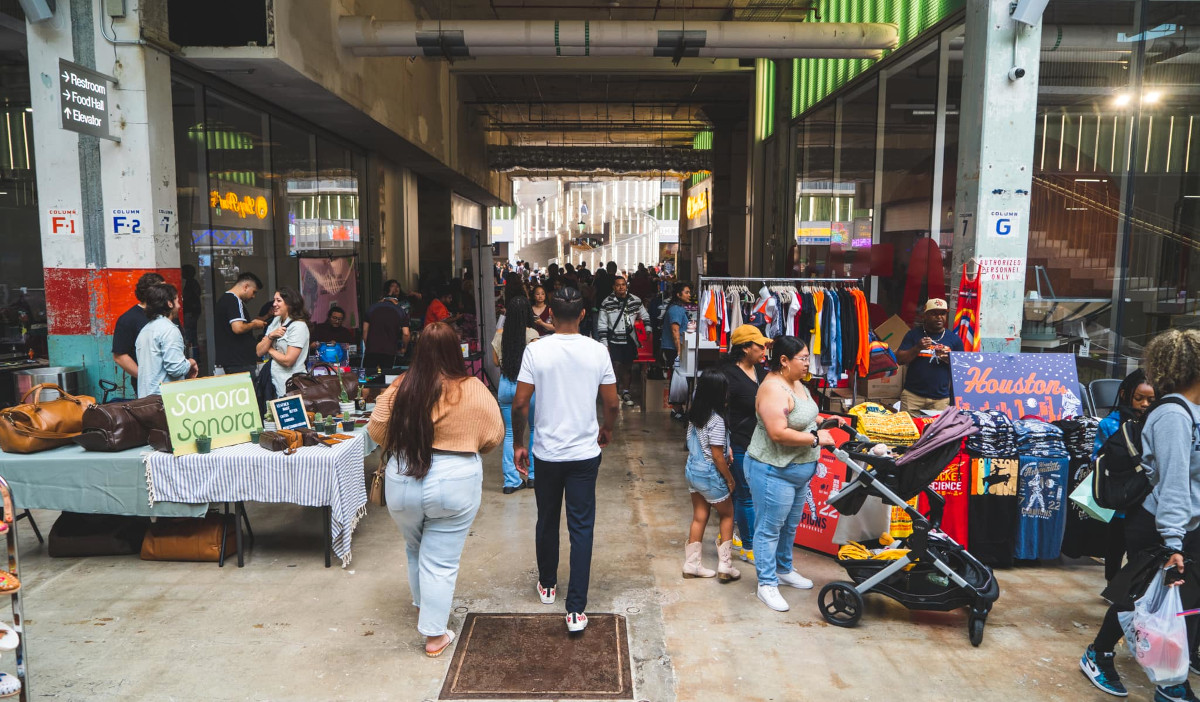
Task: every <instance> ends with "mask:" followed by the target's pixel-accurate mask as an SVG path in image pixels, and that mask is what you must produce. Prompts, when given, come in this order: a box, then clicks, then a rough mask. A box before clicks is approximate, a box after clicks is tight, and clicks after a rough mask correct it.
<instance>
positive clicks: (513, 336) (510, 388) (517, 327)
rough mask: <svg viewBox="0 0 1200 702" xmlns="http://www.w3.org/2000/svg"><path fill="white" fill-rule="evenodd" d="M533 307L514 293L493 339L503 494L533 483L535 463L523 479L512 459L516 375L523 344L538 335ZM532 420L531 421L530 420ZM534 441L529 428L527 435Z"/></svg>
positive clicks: (531, 400)
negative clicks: (500, 421) (501, 429)
mask: <svg viewBox="0 0 1200 702" xmlns="http://www.w3.org/2000/svg"><path fill="white" fill-rule="evenodd" d="M532 321H533V311H532V310H531V309H530V307H529V299H528V298H526V297H524V296H520V295H517V296H514V297H513V298H511V299H510V300H509V301H508V305H506V306H505V308H504V326H502V327H501V328H500V329H498V330H496V336H495V338H493V339H492V360H494V361H495V362H496V367H497V368H499V369H500V383H499V387H498V388H497V389H496V399H497V400H498V401H499V402H500V414H501V415H502V416H503V417H504V455H503V463H502V465H503V468H504V494H505V495H511V494H513V493H514V492H516V491H517V490H520V489H522V488H526V487H529V488H532V487H534V482H533V479H534V478H533V474H534V464H533V462H530V464H529V472H528V474H527V475H526V476H525V478H527V479H523V477H522V476H521V474H520V473H519V472H518V471H517V464H516V461H515V460H513V420H512V410H513V407H512V406H513V398H515V397H516V395H517V376H518V375H520V373H521V359H522V358H523V357H524V356H525V346H526V345H527V344H529V343H531V342H534V341H537V340H538V339H540V338H541V337H540V336H538V333H537V332H536V331H535V330H534V329H533V328H532ZM529 414H530V416H536V414H535V413H534V398H533V397H532V396H531V397H530V398H529ZM531 424H532V422H531ZM529 440H530V443H532V442H533V436H532V431H531V432H530V437H529Z"/></svg>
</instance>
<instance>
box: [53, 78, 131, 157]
mask: <svg viewBox="0 0 1200 702" xmlns="http://www.w3.org/2000/svg"><path fill="white" fill-rule="evenodd" d="M110 82H115V81H113V79H112V78H110V77H108V76H106V75H104V74H103V73H97V72H96V71H93V70H92V69H90V68H84V67H83V66H80V65H79V64H77V63H72V62H70V61H66V60H64V59H59V60H58V93H59V97H61V98H62V103H61V104H62V115H63V118H62V126H63V129H69V130H71V131H73V132H79V133H81V134H91V135H92V136H97V137H100V138H101V139H112V140H113V141H120V140H119V139H117V138H116V137H114V136H112V135H111V134H109V119H108V84H109V83H110Z"/></svg>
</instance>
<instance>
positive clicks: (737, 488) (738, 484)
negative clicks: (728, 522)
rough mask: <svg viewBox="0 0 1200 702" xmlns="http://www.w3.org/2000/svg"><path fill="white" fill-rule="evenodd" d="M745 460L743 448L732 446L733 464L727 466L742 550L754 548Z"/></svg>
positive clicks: (744, 448)
mask: <svg viewBox="0 0 1200 702" xmlns="http://www.w3.org/2000/svg"><path fill="white" fill-rule="evenodd" d="M745 459H746V447H745V446H738V445H736V444H735V445H734V446H733V463H730V464H729V473H730V474H731V475H732V476H733V482H734V487H733V521H734V523H735V524H737V529H738V534H739V535H740V536H741V538H742V548H744V549H753V548H754V496H753V493H752V492H751V491H750V483H749V482H747V480H746V471H745V470H744V469H743V467H742V466H743V463H744V461H745Z"/></svg>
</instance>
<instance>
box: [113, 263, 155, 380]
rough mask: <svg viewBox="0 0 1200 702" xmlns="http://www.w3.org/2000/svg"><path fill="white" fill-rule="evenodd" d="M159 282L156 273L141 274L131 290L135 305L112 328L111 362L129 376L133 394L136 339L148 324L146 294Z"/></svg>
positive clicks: (136, 374) (136, 364)
mask: <svg viewBox="0 0 1200 702" xmlns="http://www.w3.org/2000/svg"><path fill="white" fill-rule="evenodd" d="M161 282H163V277H162V276H161V275H159V274H158V273H143V274H142V277H140V278H138V282H137V285H136V286H135V287H134V288H133V296H134V297H135V298H137V304H136V305H134V306H133V307H130V308H129V309H127V310H125V312H124V313H122V314H121V316H120V317H117V325H116V327H114V328H113V345H112V357H113V362H114V363H116V364H117V367H118V368H120V369H121V370H123V371H125V373H126V374H128V375H129V382H130V385H131V386H132V388H131V389H132V390H133V391H134V392H137V389H138V359H137V338H138V335H139V334H141V332H142V327H144V326H146V325H147V324H148V323H149V322H150V319H149V318H148V317H147V316H146V293H147V292H149V290H150V288H152V287H153V286H155V285H158V284H159V283H161Z"/></svg>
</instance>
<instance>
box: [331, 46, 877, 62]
mask: <svg viewBox="0 0 1200 702" xmlns="http://www.w3.org/2000/svg"><path fill="white" fill-rule="evenodd" d="M514 48H515V47H511V46H484V47H480V48H475V47H471V49H470V51H469V53H468V52H466V51H458V50H457V49H456V48H455V47H450V49H449V50H448V51H447V52H446V53H448V54H449V55H450V56H452V57H454V58H460V57H462V58H471V57H479V58H482V57H484V56H512V55H514V53H515V51H514ZM519 50H520V55H521V56H597V57H602V58H607V57H613V56H634V57H637V56H646V57H654V56H660V57H661V56H667V57H670V56H673V55H674V54H673V52H671V51H667V52H666V53H663V50H662V49H659V48H656V47H632V46H619V47H609V48H605V47H601V48H597V47H594V46H593V47H591V49H590V50H589V52H588V53H587V54H585V53H584V52H583V50H582V49H579V48H577V47H570V48H568V47H562V48H561V49H560V50H556V49H554V48H551V47H521V48H520V49H519ZM353 52H354V55H355V56H364V57H366V56H429V57H440V56H442V55H443V52H442V50H441V49H439V48H425V47H420V48H418V47H411V46H407V47H406V46H370V47H362V48H357V49H354V50H353ZM684 55H685V56H688V57H699V58H751V57H753V58H764V59H792V58H834V59H871V60H878V59H880V58H882V57H883V52H882V51H880V50H878V49H763V48H761V47H757V48H750V47H722V48H708V47H705V48H703V49H698V50H696V51H693V52H689V53H685V54H684Z"/></svg>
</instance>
